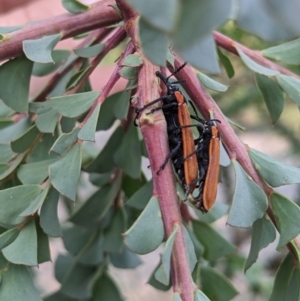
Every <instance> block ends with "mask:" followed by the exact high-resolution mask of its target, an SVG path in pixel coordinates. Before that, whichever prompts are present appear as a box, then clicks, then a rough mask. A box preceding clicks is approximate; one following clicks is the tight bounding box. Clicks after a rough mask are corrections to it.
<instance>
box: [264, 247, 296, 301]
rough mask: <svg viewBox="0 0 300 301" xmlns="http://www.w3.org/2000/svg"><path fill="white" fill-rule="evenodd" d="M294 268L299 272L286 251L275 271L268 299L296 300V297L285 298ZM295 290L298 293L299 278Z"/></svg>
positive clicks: (278, 300) (277, 300)
mask: <svg viewBox="0 0 300 301" xmlns="http://www.w3.org/2000/svg"><path fill="white" fill-rule="evenodd" d="M294 270H297V271H298V273H299V270H298V269H297V268H296V267H295V266H294V264H293V258H292V256H291V254H290V253H288V254H287V255H286V257H285V258H284V259H283V261H282V263H281V265H280V267H279V269H278V271H277V273H276V276H275V281H274V285H273V290H272V294H271V296H270V299H269V301H282V300H286V301H290V300H291V301H292V300H295V301H297V300H298V298H295V299H290V298H286V296H287V295H288V294H289V293H290V291H289V285H290V281H291V276H292V274H293V272H294ZM297 291H298V293H299V280H298V288H297Z"/></svg>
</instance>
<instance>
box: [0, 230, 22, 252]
mask: <svg viewBox="0 0 300 301" xmlns="http://www.w3.org/2000/svg"><path fill="white" fill-rule="evenodd" d="M18 234H19V229H18V228H12V229H9V230H7V231H5V232H4V233H2V234H1V235H0V250H2V249H3V248H5V247H6V246H8V245H9V244H11V243H12V242H13V241H14V240H15V239H16V238H17V236H18Z"/></svg>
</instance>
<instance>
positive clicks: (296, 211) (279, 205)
mask: <svg viewBox="0 0 300 301" xmlns="http://www.w3.org/2000/svg"><path fill="white" fill-rule="evenodd" d="M271 203H272V208H273V212H274V215H275V217H276V220H277V223H278V228H279V232H280V239H279V242H278V246H277V249H280V248H281V247H283V246H284V245H286V244H287V243H288V242H289V241H290V240H292V239H294V238H295V237H296V236H297V235H298V234H299V233H300V224H299V218H300V208H299V206H298V205H297V204H295V203H294V202H292V201H291V200H289V199H288V198H285V197H284V196H282V195H281V194H279V193H276V192H274V193H273V194H272V198H271Z"/></svg>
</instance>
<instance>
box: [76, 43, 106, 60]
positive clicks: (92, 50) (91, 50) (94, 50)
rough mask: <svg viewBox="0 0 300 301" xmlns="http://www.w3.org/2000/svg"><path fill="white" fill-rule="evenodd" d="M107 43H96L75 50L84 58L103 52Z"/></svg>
mask: <svg viewBox="0 0 300 301" xmlns="http://www.w3.org/2000/svg"><path fill="white" fill-rule="evenodd" d="M104 46H105V44H96V45H93V46H89V47H85V48H80V49H75V50H74V52H75V53H76V54H77V55H78V56H80V57H83V58H90V57H94V56H96V55H98V54H99V53H101V51H102V50H103V48H104Z"/></svg>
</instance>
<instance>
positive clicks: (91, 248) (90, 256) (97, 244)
mask: <svg viewBox="0 0 300 301" xmlns="http://www.w3.org/2000/svg"><path fill="white" fill-rule="evenodd" d="M85 247H87V249H86V250H85V251H84V252H83V253H82V254H80V258H79V262H80V263H82V264H88V265H98V264H99V263H101V262H102V260H103V258H104V252H103V235H102V233H101V232H99V233H96V235H94V237H93V240H92V241H89V242H88V246H85Z"/></svg>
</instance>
